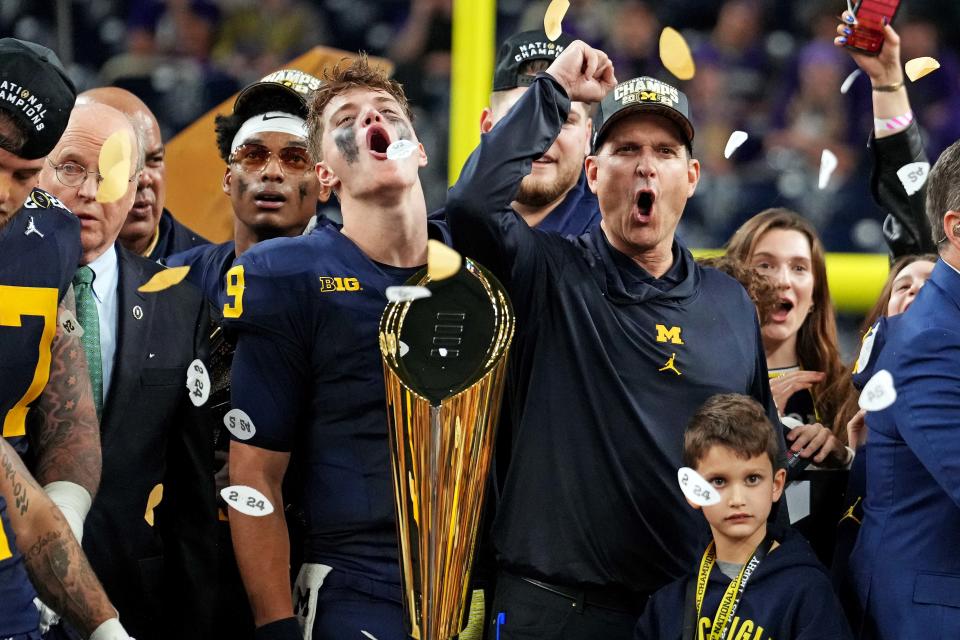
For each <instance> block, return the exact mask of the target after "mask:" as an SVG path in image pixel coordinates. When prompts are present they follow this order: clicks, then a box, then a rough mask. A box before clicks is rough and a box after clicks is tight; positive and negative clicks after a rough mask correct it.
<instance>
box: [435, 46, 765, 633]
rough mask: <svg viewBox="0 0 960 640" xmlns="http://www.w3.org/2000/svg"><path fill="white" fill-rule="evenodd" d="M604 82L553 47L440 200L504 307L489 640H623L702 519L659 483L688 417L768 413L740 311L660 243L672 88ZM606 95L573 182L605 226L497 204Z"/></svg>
mask: <svg viewBox="0 0 960 640" xmlns="http://www.w3.org/2000/svg"><path fill="white" fill-rule="evenodd" d="M614 85H615V79H614V77H613V70H612V66H611V65H610V63H609V61H608V59H607V57H606V55H605V54H603V53H602V52H600V51H597V50H594V49H592V48H590V47H588V46H587V45H585V44H583V43H582V42H574V43H572V44H570V45H569V46H567V47H566V48H565V49H564V51H563V53H561V55H560V56H559V57H558V58H557V59H556V61H554V62H553V63H552V64H551V65H550V67H549V68H548V69H547V71H546V73H543V74H538V76H537V78H536V79H535V80H534V81H533V83H532V84H531V85H530V87H529V88H528V89H527V91H526V92H525V93H524V95H523V96H522V97H521V98H520V99H519V100H518V101H517V102H516V104H515V105H514V106H513V108H512V109H511V111H510V113H509V114H507V116H506V117H505V118H504V119H503V120H502V121H501V122H500V123H499V124H498V125H497V126H496V127H494V128H493V129H492V130H491V131H490V133H488V134H487V135H486V136H484V138H483V140H482V142H481V144H480V146H479V148H478V149H477V150H476V151H474V153H473V155H472V156H471V157H470V159H469V160H468V162H467V165H466V166H465V168H464V171H463V174H462V175H461V178H460V180H459V181H458V183H457V184H456V185H455V186H454V187H453V188H452V189H451V192H450V197H449V199H448V201H447V217H448V221H449V223H450V226H451V232H452V235H453V238H454V246H455V247H456V248H458V250H460V251H461V252H462V253H464V254H465V255H467V256H470V257H472V258H474V259H476V260H477V261H478V262H479V263H480V264H483V265H484V266H487V267H488V268H490V269H491V270H492V271H494V273H495V274H496V276H497V277H498V278H499V279H500V280H501V282H503V283H504V285H505V286H506V287H507V289H508V291H509V292H510V294H511V299H512V301H513V304H514V308H515V310H516V313H517V318H518V321H517V335H516V338H515V343H514V349H513V352H512V353H511V357H512V358H513V364H512V367H511V374H510V379H509V381H508V385H507V392H506V393H507V394H508V396H509V403H510V406H511V407H512V409H513V416H512V419H511V422H512V424H513V425H514V434H513V436H514V437H513V443H512V444H513V452H512V453H513V455H512V460H511V464H510V467H509V470H508V472H507V476H506V482H505V485H504V489H503V494H502V496H501V501H500V504H499V507H498V511H497V517H496V520H495V523H494V527H493V544H494V547H495V549H496V553H497V559H498V564H499V567H500V576H499V578H498V581H497V592H496V599H495V602H494V604H493V607H492V608H491V614H492V618H491V624H492V625H493V626H495V627H497V628H496V630H495V632H497V633H499V637H500V638H501V640H509V639H510V638H518V637H525V638H526V637H537V638H544V639H549V638H564V639H567V638H574V639H577V638H583V639H584V640H588V639H593V638H599V637H603V638H610V639H616V638H629V637H631V635H632V631H633V626H634V623H635V621H636V619H637V615H638V614H639V613H640V610H641V609H642V606H643V602H644V600H645V599H646V597H647V596H648V595H649V594H651V593H653V592H654V591H655V590H656V589H658V588H659V587H661V586H662V585H664V584H666V583H667V582H669V581H670V580H672V579H675V578H677V577H679V576H681V575H683V574H684V573H685V572H686V571H687V570H688V567H689V565H690V562H691V561H692V559H693V558H694V557H695V555H696V554H697V553H698V551H701V550H702V547H701V546H700V537H701V535H703V534H704V533H705V531H704V527H703V522H702V521H698V520H697V519H696V518H694V517H693V515H692V514H691V513H690V509H689V508H688V507H687V505H686V503H684V502H683V500H682V497H681V496H680V495H679V494H677V492H675V491H671V490H670V488H672V487H673V486H674V485H673V482H674V480H673V478H675V477H676V469H677V467H678V466H679V461H680V441H681V435H682V433H683V429H684V427H685V425H686V422H687V420H688V419H689V417H690V416H691V415H692V414H693V412H694V411H695V410H696V408H697V407H699V406H700V405H701V404H702V403H703V401H704V400H706V398H708V397H709V396H711V395H714V394H716V393H725V392H738V393H744V394H747V395H750V396H752V397H754V398H756V399H758V400H759V401H760V402H761V404H763V405H764V406H765V407H766V408H767V410H768V412H769V415H770V417H771V422H773V421H774V420H776V408H775V407H774V405H773V402H772V398H771V396H770V392H769V387H768V383H767V373H766V365H765V362H764V354H763V348H762V345H761V343H760V338H759V326H758V321H757V316H756V311H755V309H754V307H753V304H752V303H751V301H750V299H749V298H748V296H747V294H746V292H745V291H744V290H743V288H742V287H741V286H740V285H739V284H738V283H737V282H736V281H734V280H733V279H732V278H729V277H727V276H725V275H723V274H721V273H719V272H717V271H715V270H713V269H705V268H702V267H699V266H698V265H697V264H696V263H695V262H694V260H693V257H692V256H691V254H690V252H689V251H688V250H687V249H686V248H685V247H684V246H683V245H682V244H680V243H679V242H678V241H677V240H675V238H674V234H675V231H676V227H677V224H678V222H679V219H680V215H681V214H682V212H683V209H684V207H685V205H686V201H687V199H688V198H689V197H690V196H692V195H693V193H694V191H695V189H696V186H697V183H698V181H699V178H700V165H699V163H698V162H697V160H695V159H694V158H693V157H692V155H691V149H692V141H693V126H692V124H691V123H690V119H689V108H688V105H687V101H686V96H684V95H683V94H681V93H680V92H679V91H677V90H676V89H675V88H673V87H671V86H669V85H667V84H665V83H662V82H659V81H657V80H655V79H652V78H640V79H635V80H633V81H628V82H625V83H622V84H621V85H618V86H614ZM608 92H609V94H608ZM604 96H606V98H605V99H604ZM601 99H604V101H603V103H602V105H601V108H600V112H599V115H598V119H597V137H596V141H595V143H594V147H593V153H594V155H592V156H590V157H588V158H587V160H586V176H587V181H588V184H589V187H590V189H591V190H592V191H593V192H594V193H595V194H596V195H597V197H598V200H599V204H600V211H601V215H602V217H603V222H602V224H601V225H600V227H598V228H595V229H594V230H592V231H588V232H587V233H585V234H583V235H581V236H580V237H579V238H562V237H560V236H558V235H555V234H543V233H536V232H535V231H534V230H531V229H530V228H529V226H528V225H527V224H525V223H523V221H522V220H520V219H519V218H518V217H517V216H516V215H514V214H513V213H512V212H510V211H509V209H507V208H506V205H507V204H508V203H509V202H511V201H512V200H513V199H514V197H515V196H516V193H517V187H518V185H519V183H520V181H521V179H522V178H523V177H524V175H525V174H526V173H527V172H528V171H529V170H530V166H531V163H532V162H533V161H534V160H535V159H536V158H538V157H540V156H541V155H542V154H543V153H544V152H545V151H546V150H547V149H548V148H549V147H550V146H551V145H552V144H553V141H554V139H555V138H556V137H557V134H558V132H559V131H560V129H561V127H563V125H564V123H565V122H566V121H567V116H568V114H569V112H570V108H571V107H570V102H571V101H580V102H597V101H600V100H601ZM774 424H776V423H775V422H774ZM778 441H779V442H780V443H781V446H782V439H780V440H778Z"/></svg>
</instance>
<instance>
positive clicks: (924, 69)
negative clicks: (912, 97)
mask: <svg viewBox="0 0 960 640" xmlns="http://www.w3.org/2000/svg"><path fill="white" fill-rule="evenodd" d="M939 68H940V63H939V62H937V61H936V60H934V59H933V58H927V57H924V58H914V59H913V60H907V64H905V65H904V69H905V70H906V72H907V77H908V78H910V82H916V81H917V80H919V79H920V78H922V77H923V76H925V75H929V74H931V73H933V72H934V71H936V70H937V69H939Z"/></svg>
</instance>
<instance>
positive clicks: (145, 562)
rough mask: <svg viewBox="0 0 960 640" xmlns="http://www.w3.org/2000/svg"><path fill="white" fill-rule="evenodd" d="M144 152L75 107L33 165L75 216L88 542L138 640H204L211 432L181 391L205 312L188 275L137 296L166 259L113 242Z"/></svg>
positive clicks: (108, 121) (106, 114)
mask: <svg viewBox="0 0 960 640" xmlns="http://www.w3.org/2000/svg"><path fill="white" fill-rule="evenodd" d="M115 132H125V133H126V135H128V136H129V138H130V140H131V148H132V149H133V150H134V153H133V155H134V162H133V163H131V164H133V165H134V166H130V167H129V173H127V174H125V176H124V177H126V175H129V176H130V177H129V179H128V181H127V183H126V190H125V191H124V192H123V194H122V195H120V197H119V199H115V200H113V201H112V202H111V201H109V200H110V197H109V196H108V197H103V194H102V193H101V196H102V197H101V198H100V199H99V200H98V198H97V195H98V191H99V187H100V185H101V184H104V186H106V183H104V182H103V177H102V176H101V175H100V173H99V171H100V165H99V156H100V151H101V148H102V147H103V145H104V143H105V141H106V140H107V138H108V137H110V136H111V135H112V134H113V133H115ZM143 158H144V156H143V150H142V149H141V148H140V145H139V143H138V142H137V136H136V134H135V131H134V128H133V125H132V124H131V122H130V121H129V120H128V119H127V118H126V116H124V115H123V114H122V113H121V112H119V111H117V110H116V109H114V108H112V107H109V106H106V105H102V104H90V105H80V106H77V107H75V108H74V109H73V111H72V112H71V114H70V120H69V122H68V124H67V128H66V130H65V131H64V133H63V135H62V136H61V138H60V140H59V142H58V143H57V145H56V146H55V147H54V149H53V151H51V152H50V154H49V155H48V156H47V159H46V162H45V163H44V166H43V169H42V170H41V173H40V185H41V187H44V188H45V189H46V190H48V191H49V192H50V193H52V194H54V195H55V196H56V197H57V198H59V199H60V200H61V201H62V202H63V203H64V205H65V206H67V207H69V209H70V210H71V211H72V212H73V213H74V214H76V216H77V217H78V218H79V219H80V244H81V251H80V261H79V262H80V265H79V268H78V269H77V271H76V274H75V276H74V280H73V281H74V287H75V288H76V291H77V316H78V320H79V322H80V324H81V326H82V327H83V330H84V332H83V335H82V336H81V341H82V342H83V348H84V351H85V352H86V353H87V360H88V363H89V373H90V378H91V382H92V386H93V395H94V402H95V404H96V407H97V413H98V414H99V415H100V416H101V421H100V431H101V432H100V441H101V445H102V450H103V475H102V480H101V483H100V489H99V492H98V493H97V496H96V498H95V499H94V501H93V506H92V508H91V510H90V514H89V515H88V516H87V520H86V526H85V530H86V531H85V535H84V537H83V549H84V551H85V552H86V553H87V556H88V557H89V559H90V563H91V565H92V566H93V568H94V570H95V571H96V573H97V576H98V577H99V578H100V580H101V582H102V583H103V586H104V589H105V590H106V592H107V594H108V595H109V596H110V599H111V601H112V602H113V604H114V605H115V606H116V608H117V609H118V611H119V612H120V615H121V617H122V618H123V621H124V626H125V627H126V628H127V629H128V630H129V631H130V633H131V634H132V635H133V636H134V637H136V638H138V639H139V640H151V639H152V640H160V639H161V638H163V639H166V638H178V640H182V639H194V638H196V639H197V640H200V639H204V640H205V639H207V638H210V637H212V633H211V630H210V628H209V625H210V611H211V607H212V595H213V593H214V589H213V588H212V587H213V584H214V577H215V576H214V572H215V560H216V549H215V533H216V531H215V528H214V527H215V523H216V505H215V502H214V495H215V494H214V486H213V436H212V434H211V433H210V431H209V428H208V427H207V426H206V425H205V424H204V423H203V421H202V420H201V416H200V415H199V414H198V413H197V410H196V408H195V407H194V406H193V404H192V403H191V400H190V398H189V396H188V390H187V388H186V385H187V369H188V367H192V363H193V361H194V360H195V359H203V358H204V357H205V355H206V350H207V337H208V336H209V320H208V307H207V304H206V301H205V300H204V298H203V295H202V294H201V293H200V291H199V290H198V289H197V288H196V287H194V286H192V285H190V284H187V283H181V284H179V285H177V286H174V287H171V288H168V289H165V290H162V291H159V292H157V293H144V292H141V291H139V290H138V289H139V288H140V287H141V285H143V284H144V283H145V282H147V281H148V280H150V279H151V277H152V276H154V275H155V274H156V273H157V272H159V271H161V270H162V269H163V267H161V266H160V265H158V264H156V263H154V262H151V261H150V260H147V259H146V258H142V257H140V256H137V255H135V254H134V253H132V252H130V251H128V250H127V249H124V248H123V247H122V246H120V245H119V244H118V243H117V238H118V236H119V234H120V229H121V227H122V226H123V223H124V220H125V219H126V216H127V212H128V211H130V207H131V206H132V205H133V202H134V198H135V197H136V191H137V180H138V177H139V173H140V170H141V169H142V168H143V162H144V160H143ZM102 200H107V202H103V201H102ZM161 492H162V493H161Z"/></svg>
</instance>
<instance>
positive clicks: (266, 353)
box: [223, 225, 437, 598]
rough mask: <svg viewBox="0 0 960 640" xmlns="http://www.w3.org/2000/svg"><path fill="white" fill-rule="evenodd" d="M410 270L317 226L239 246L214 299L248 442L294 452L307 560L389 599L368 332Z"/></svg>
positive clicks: (384, 466) (391, 532) (388, 535)
mask: <svg viewBox="0 0 960 640" xmlns="http://www.w3.org/2000/svg"><path fill="white" fill-rule="evenodd" d="M435 231H437V229H436V227H434V226H433V225H431V232H432V233H433V232H435ZM415 272H416V269H398V268H394V267H389V266H386V265H381V264H378V263H375V262H373V261H372V260H370V259H369V258H368V257H367V256H366V255H365V254H363V253H362V252H361V251H360V249H359V248H357V246H356V245H355V244H353V242H351V241H350V240H349V239H348V238H347V237H345V236H343V235H342V234H341V233H340V232H339V230H338V229H337V228H336V227H335V226H333V225H326V226H323V227H319V228H317V229H315V230H314V231H313V232H312V233H311V234H309V235H306V236H300V237H298V238H280V239H276V240H268V241H266V242H261V243H259V244H257V245H256V246H254V247H252V248H251V249H250V250H249V251H247V252H246V253H244V254H243V255H242V256H241V257H240V258H238V259H237V261H236V263H235V264H234V266H233V267H232V268H231V269H230V271H229V272H228V273H227V281H226V287H227V290H226V292H227V304H226V305H225V306H224V308H223V316H224V326H225V327H226V328H227V329H228V331H230V332H233V333H235V334H236V337H237V349H236V354H235V356H234V361H233V371H232V381H231V382H232V395H231V400H232V404H233V406H234V408H237V409H242V410H243V411H245V412H246V413H247V414H248V415H249V416H250V418H251V421H252V423H253V430H254V434H253V436H252V437H251V438H250V439H249V440H246V441H245V442H246V443H247V444H251V445H254V446H257V447H262V448H265V449H271V450H274V451H292V452H293V454H294V457H295V458H296V457H298V456H299V459H298V460H297V463H298V466H299V467H300V469H301V473H303V475H304V487H303V489H304V491H303V495H304V498H303V500H304V503H305V504H304V507H305V511H306V520H307V541H306V549H305V552H304V553H305V556H304V560H305V561H306V562H320V563H323V564H327V565H330V566H332V567H334V568H335V569H338V570H341V571H345V572H350V573H354V574H359V575H362V576H364V577H367V578H370V579H372V580H378V581H382V582H388V583H392V584H394V585H397V597H398V598H399V581H400V573H399V562H398V550H397V534H396V524H395V515H394V504H393V485H392V480H391V468H390V457H389V445H388V440H387V415H386V399H385V390H384V381H383V365H382V362H381V357H380V350H379V347H378V341H377V331H378V328H379V323H380V316H381V314H382V313H383V310H384V308H385V307H386V304H387V299H386V296H385V294H384V292H385V290H386V288H387V287H388V286H392V285H399V284H403V283H404V282H405V281H406V280H407V279H408V278H409V277H410V276H411V275H413V273H415Z"/></svg>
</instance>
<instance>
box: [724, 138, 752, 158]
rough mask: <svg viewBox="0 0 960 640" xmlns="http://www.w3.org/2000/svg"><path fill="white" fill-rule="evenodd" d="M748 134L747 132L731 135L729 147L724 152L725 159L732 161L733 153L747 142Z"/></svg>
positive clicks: (728, 141) (728, 142)
mask: <svg viewBox="0 0 960 640" xmlns="http://www.w3.org/2000/svg"><path fill="white" fill-rule="evenodd" d="M747 137H748V136H747V132H746V131H734V132H733V133H731V134H730V139H729V140H727V146H726V148H725V149H724V150H723V157H724V158H727V159H728V160H729V159H730V156H732V155H733V152H734V151H736V150H737V149H739V148H740V145H742V144H743V143H744V142H746V141H747Z"/></svg>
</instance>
